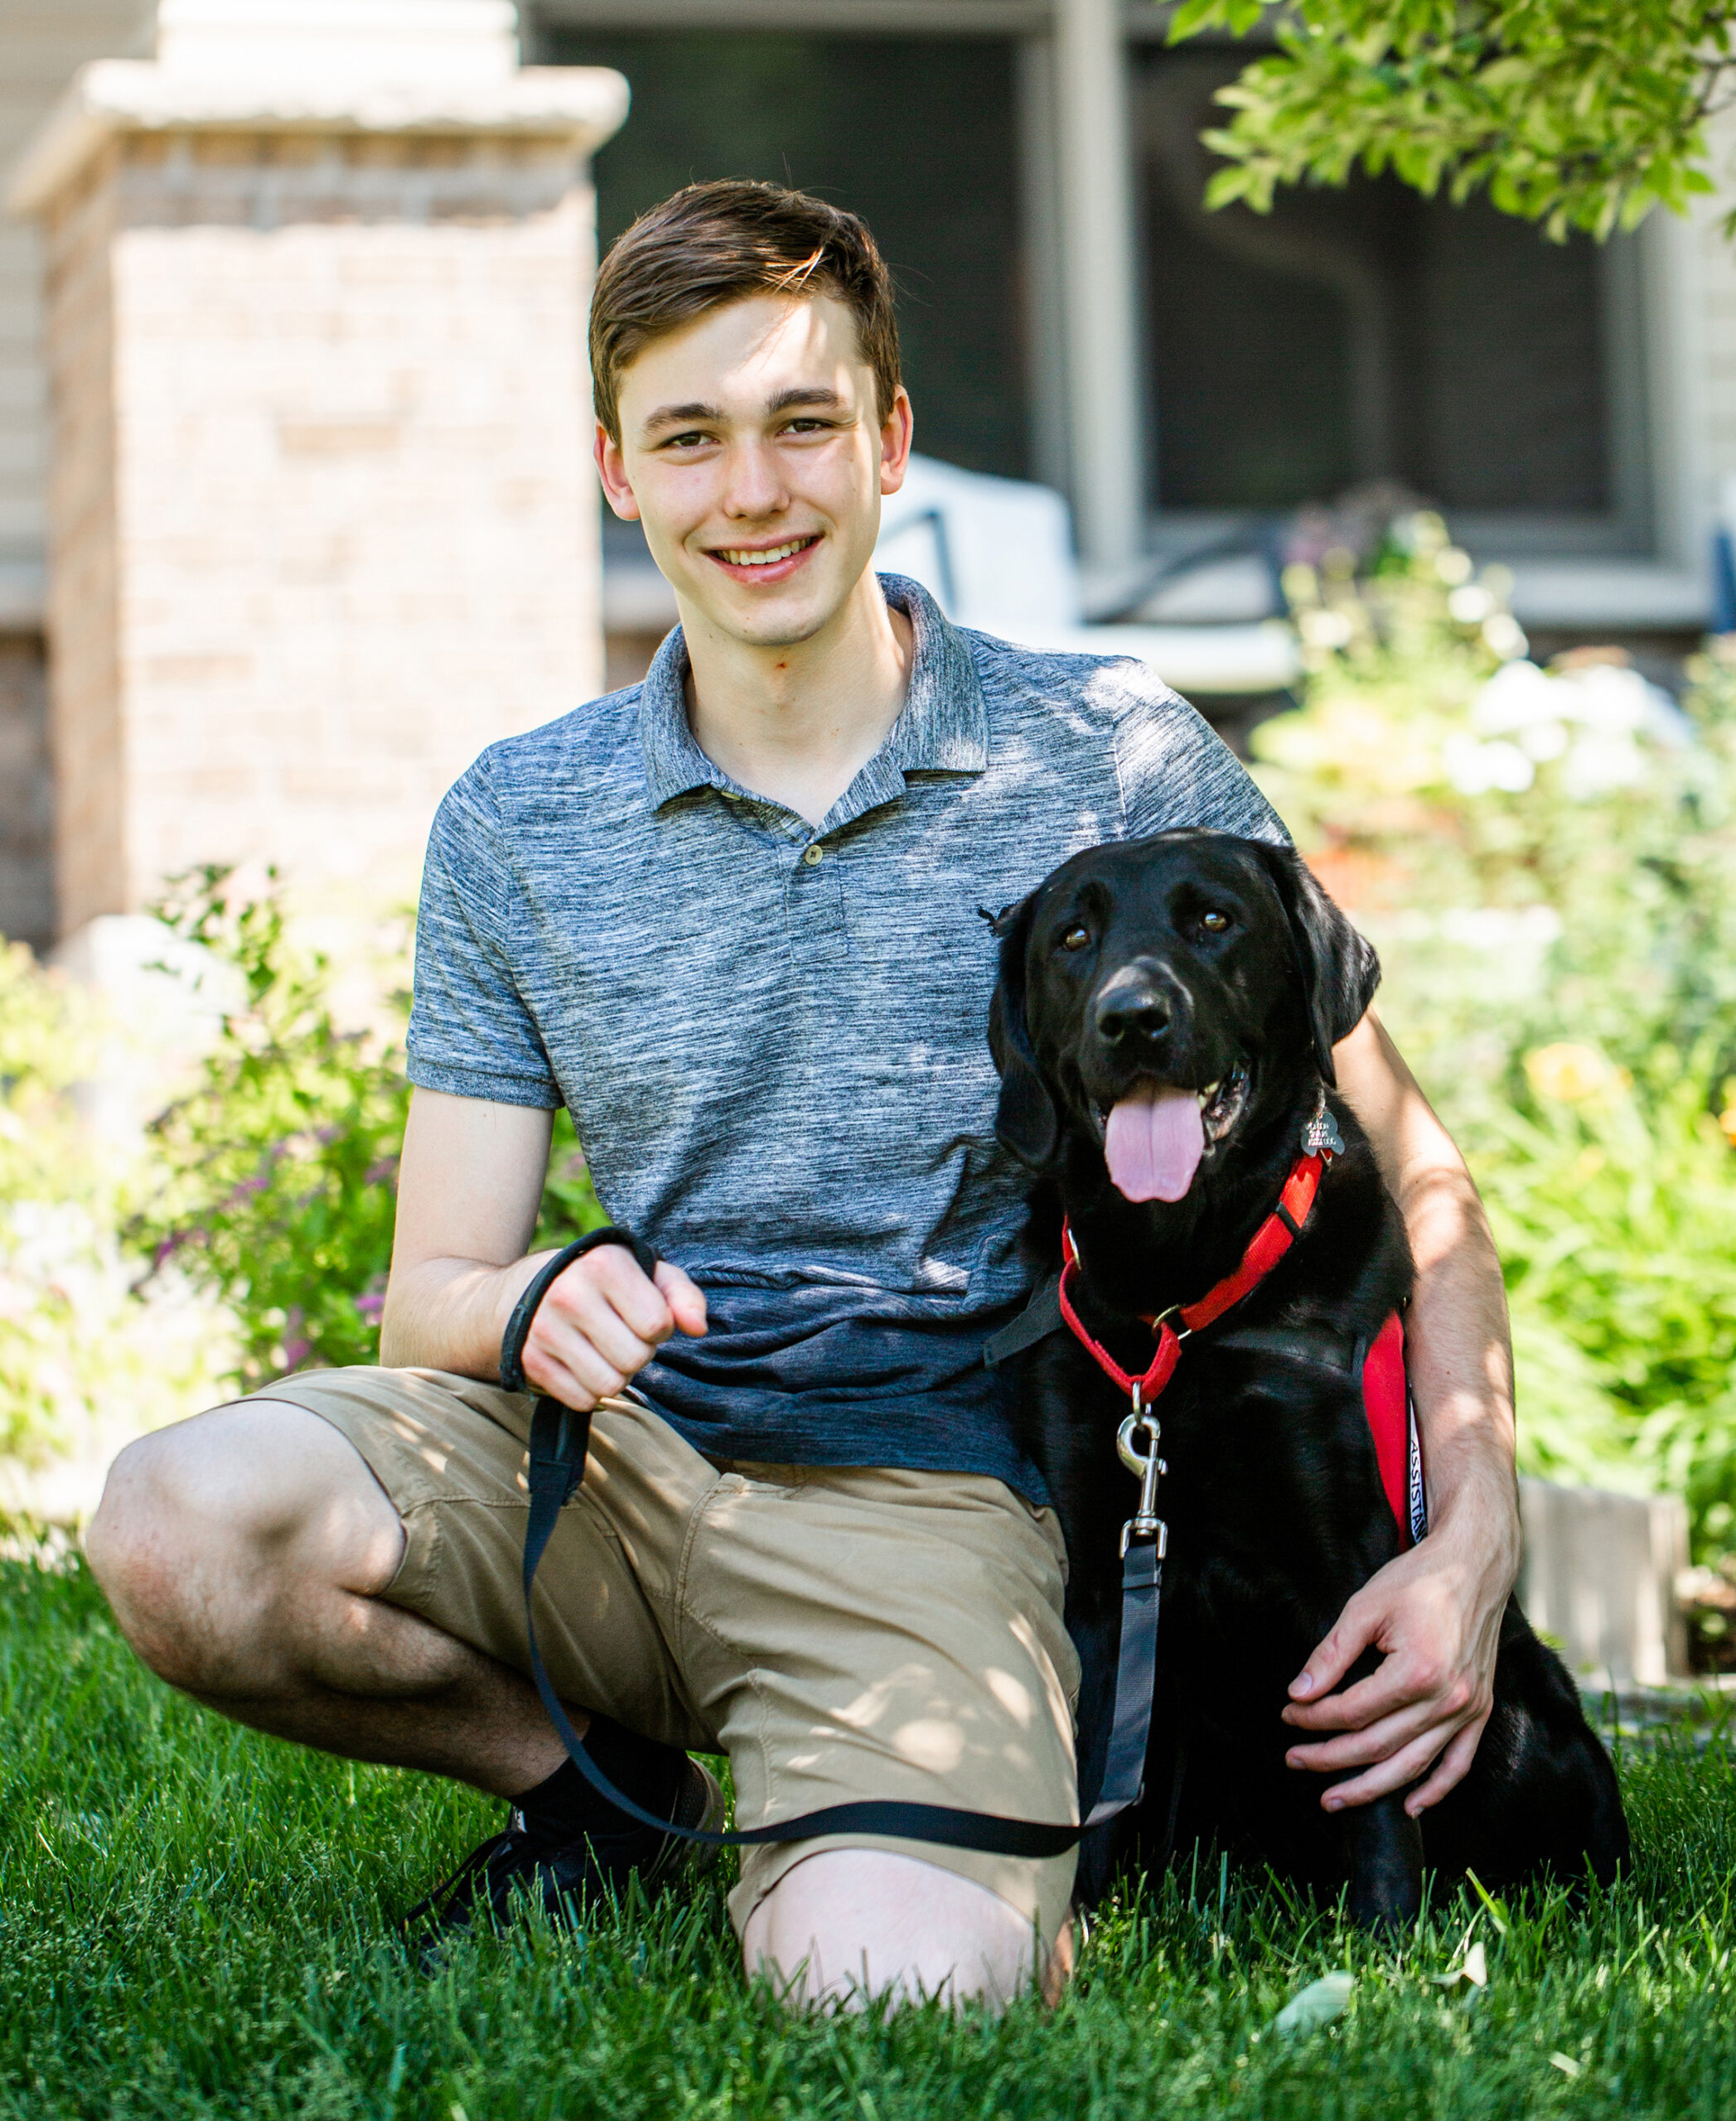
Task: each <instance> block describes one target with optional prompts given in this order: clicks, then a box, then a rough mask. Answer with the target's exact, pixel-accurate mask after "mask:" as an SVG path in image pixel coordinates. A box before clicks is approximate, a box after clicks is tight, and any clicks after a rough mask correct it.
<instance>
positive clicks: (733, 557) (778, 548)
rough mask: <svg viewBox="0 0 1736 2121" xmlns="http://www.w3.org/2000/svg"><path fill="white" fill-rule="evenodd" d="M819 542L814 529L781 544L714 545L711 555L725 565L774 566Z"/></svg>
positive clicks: (818, 536) (818, 535)
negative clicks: (803, 535) (805, 534)
mask: <svg viewBox="0 0 1736 2121" xmlns="http://www.w3.org/2000/svg"><path fill="white" fill-rule="evenodd" d="M819 543H820V533H819V532H818V531H817V530H815V531H812V532H810V534H808V535H807V536H806V537H804V538H791V539H789V540H788V542H787V543H786V544H781V545H758V546H750V545H724V546H721V547H714V548H713V551H712V553H711V557H712V558H713V559H714V560H721V561H722V562H723V564H724V566H725V567H775V566H776V564H777V563H778V562H779V561H780V560H789V559H794V558H795V555H796V554H797V553H802V552H805V551H806V550H807V548H809V546H810V545H817V544H819Z"/></svg>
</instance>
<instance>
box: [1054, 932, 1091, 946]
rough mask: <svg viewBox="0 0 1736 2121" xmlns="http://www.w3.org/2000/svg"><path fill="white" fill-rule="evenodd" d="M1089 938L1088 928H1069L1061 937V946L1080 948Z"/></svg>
mask: <svg viewBox="0 0 1736 2121" xmlns="http://www.w3.org/2000/svg"><path fill="white" fill-rule="evenodd" d="M1090 940H1091V931H1090V929H1089V928H1069V929H1068V930H1067V932H1066V935H1063V936H1062V937H1061V948H1062V949H1064V950H1082V949H1084V948H1085V946H1086V944H1087V943H1088V942H1090Z"/></svg>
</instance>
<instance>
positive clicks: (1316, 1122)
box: [1302, 1104, 1344, 1157]
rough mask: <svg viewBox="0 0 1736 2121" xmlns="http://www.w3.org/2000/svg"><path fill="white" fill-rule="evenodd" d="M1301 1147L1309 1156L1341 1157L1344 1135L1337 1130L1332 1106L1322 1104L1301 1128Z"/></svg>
mask: <svg viewBox="0 0 1736 2121" xmlns="http://www.w3.org/2000/svg"><path fill="white" fill-rule="evenodd" d="M1302 1147H1303V1153H1304V1154H1305V1155H1308V1156H1311V1157H1342V1155H1343V1153H1344V1137H1343V1136H1342V1134H1341V1133H1339V1132H1338V1123H1337V1120H1336V1119H1334V1118H1333V1117H1332V1108H1331V1107H1330V1106H1329V1105H1325V1104H1323V1105H1322V1106H1321V1108H1320V1109H1319V1110H1318V1112H1317V1113H1316V1114H1314V1116H1313V1118H1312V1119H1311V1120H1309V1122H1308V1125H1307V1126H1306V1127H1304V1128H1303V1130H1302Z"/></svg>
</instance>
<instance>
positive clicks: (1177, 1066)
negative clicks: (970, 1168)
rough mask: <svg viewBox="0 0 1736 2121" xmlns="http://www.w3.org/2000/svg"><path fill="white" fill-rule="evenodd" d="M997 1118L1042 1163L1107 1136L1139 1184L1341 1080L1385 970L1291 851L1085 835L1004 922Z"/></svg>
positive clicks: (994, 1025)
mask: <svg viewBox="0 0 1736 2121" xmlns="http://www.w3.org/2000/svg"><path fill="white" fill-rule="evenodd" d="M995 932H996V933H997V934H998V935H999V937H1000V939H1001V966H1000V981H999V985H998V986H997V988H996V989H995V993H994V1007H993V1009H992V1011H991V1012H990V1017H989V1044H990V1046H991V1047H992V1048H993V1050H994V1060H995V1065H996V1066H997V1067H998V1068H999V1070H1000V1075H1001V1095H1000V1106H999V1113H998V1114H997V1117H996V1132H997V1133H998V1134H999V1137H1000V1139H1001V1140H1002V1142H1003V1143H1004V1144H1005V1145H1006V1147H1008V1148H1009V1149H1010V1150H1011V1151H1012V1152H1013V1154H1014V1155H1015V1156H1017V1157H1018V1158H1019V1159H1020V1160H1021V1161H1022V1162H1024V1163H1025V1164H1027V1165H1028V1166H1029V1167H1031V1168H1032V1169H1033V1170H1048V1169H1053V1168H1054V1167H1056V1166H1057V1163H1058V1162H1059V1160H1060V1152H1061V1145H1062V1142H1063V1139H1064V1138H1065V1137H1066V1136H1067V1135H1068V1134H1070V1133H1071V1134H1072V1135H1074V1136H1075V1137H1076V1138H1077V1137H1080V1136H1082V1137H1083V1138H1086V1139H1087V1140H1095V1142H1096V1143H1098V1144H1100V1146H1101V1147H1102V1149H1103V1152H1104V1157H1105V1162H1106V1163H1107V1165H1108V1167H1109V1171H1110V1176H1111V1178H1112V1179H1113V1181H1114V1182H1115V1185H1116V1186H1118V1187H1119V1190H1120V1191H1122V1192H1123V1193H1124V1194H1125V1195H1126V1196H1127V1197H1128V1198H1129V1199H1131V1200H1165V1201H1170V1200H1178V1199H1180V1198H1181V1197H1182V1195H1184V1194H1185V1193H1186V1192H1187V1191H1188V1190H1189V1188H1190V1187H1191V1186H1192V1183H1193V1180H1194V1176H1195V1174H1196V1172H1197V1171H1198V1169H1199V1168H1200V1167H1201V1165H1202V1163H1203V1164H1204V1165H1205V1166H1206V1168H1207V1169H1210V1168H1211V1167H1212V1166H1213V1165H1214V1164H1216V1163H1219V1162H1221V1161H1222V1159H1223V1157H1224V1156H1225V1154H1226V1151H1228V1150H1229V1148H1230V1147H1231V1145H1232V1144H1233V1143H1236V1141H1237V1140H1238V1139H1240V1138H1243V1137H1245V1136H1246V1135H1248V1134H1249V1133H1251V1132H1253V1131H1254V1130H1255V1128H1258V1126H1259V1124H1260V1121H1261V1119H1262V1117H1269V1116H1271V1115H1272V1114H1274V1112H1276V1111H1277V1110H1278V1109H1280V1108H1282V1107H1286V1106H1288V1105H1289V1104H1291V1103H1294V1099H1295V1098H1296V1096H1297V1094H1298V1088H1299V1087H1302V1086H1303V1085H1311V1084H1313V1083H1315V1082H1316V1081H1317V1080H1325V1081H1326V1082H1327V1083H1328V1084H1331V1083H1333V1082H1334V1081H1335V1077H1334V1075H1333V1070H1332V1048H1333V1046H1335V1045H1336V1044H1337V1041H1339V1040H1340V1039H1341V1038H1343V1037H1344V1036H1347V1034H1348V1033H1349V1032H1352V1030H1354V1029H1355V1027H1356V1025H1357V1024H1358V1023H1359V1022H1361V1017H1362V1015H1363V1012H1365V1010H1366V1008H1367V1007H1368V1003H1369V1000H1370V998H1371V996H1372V994H1373V993H1374V990H1375V988H1376V984H1377V983H1378V982H1379V979H1380V966H1379V964H1378V962H1377V960H1376V957H1375V954H1374V952H1373V950H1372V949H1371V948H1370V947H1369V945H1367V944H1366V942H1365V941H1364V940H1362V938H1361V936H1360V935H1358V934H1357V933H1356V930H1355V929H1354V928H1353V927H1352V925H1351V924H1350V922H1349V921H1348V920H1346V919H1345V917H1344V916H1343V914H1342V913H1341V912H1340V911H1339V910H1338V908H1337V906H1334V905H1333V903H1332V901H1331V900H1330V899H1329V898H1328V897H1327V895H1326V893H1325V892H1324V891H1322V890H1321V888H1320V887H1319V885H1318V883H1317V882H1315V881H1314V878H1313V876H1312V875H1311V874H1310V872H1309V871H1308V867H1307V864H1306V863H1305V862H1303V861H1302V859H1301V858H1300V857H1299V856H1298V855H1297V854H1296V853H1294V852H1293V851H1292V850H1291V849H1290V848H1287V847H1274V846H1271V845H1269V844H1268V843H1266V842H1265V841H1263V840H1253V839H1239V838H1233V837H1232V836H1231V835H1230V834H1229V833H1214V832H1193V831H1189V832H1170V833H1159V834H1158V835H1157V836H1156V837H1155V838H1150V839H1140V840H1129V841H1124V842H1121V843H1115V844H1111V845H1109V846H1105V847H1096V848H1089V849H1087V850H1086V852H1085V853H1082V854H1076V855H1075V856H1074V857H1073V858H1072V859H1071V861H1069V862H1063V863H1062V864H1061V867H1059V868H1058V869H1057V870H1056V871H1055V872H1053V874H1052V875H1051V876H1050V877H1047V878H1046V879H1045V881H1044V882H1042V883H1041V884H1039V885H1038V886H1037V889H1036V890H1035V891H1032V893H1031V895H1030V896H1029V897H1028V898H1026V899H1023V900H1021V901H1019V903H1018V905H1017V906H1009V907H1008V909H1007V910H1006V911H1005V912H1004V913H1003V914H1002V915H1001V916H1000V917H999V920H997V921H996V923H995Z"/></svg>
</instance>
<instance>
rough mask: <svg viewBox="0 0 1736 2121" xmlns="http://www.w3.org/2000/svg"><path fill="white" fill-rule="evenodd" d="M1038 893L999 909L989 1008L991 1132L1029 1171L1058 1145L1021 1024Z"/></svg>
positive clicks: (1057, 1125) (1049, 1102) (1050, 1104)
mask: <svg viewBox="0 0 1736 2121" xmlns="http://www.w3.org/2000/svg"><path fill="white" fill-rule="evenodd" d="M1036 910H1037V893H1036V892H1035V891H1032V893H1031V895H1030V896H1029V897H1028V898H1023V899H1021V900H1020V901H1018V904H1017V905H1016V906H1003V908H1002V909H1001V911H1000V912H999V915H997V916H996V917H995V920H994V933H995V934H996V935H998V936H999V938H1000V945H1001V976H1000V978H999V979H998V980H997V981H996V982H995V986H994V1001H993V1002H992V1003H990V1004H989V1051H990V1052H991V1053H992V1054H993V1055H994V1065H995V1066H996V1067H997V1068H998V1069H999V1070H1000V1078H1001V1096H1000V1103H999V1105H998V1106H997V1107H996V1108H995V1114H994V1132H995V1135H996V1138H998V1139H999V1142H1000V1143H1002V1145H1003V1147H1006V1148H1008V1149H1010V1150H1011V1151H1012V1152H1013V1155H1014V1156H1016V1157H1018V1160H1019V1162H1021V1163H1023V1164H1025V1165H1027V1166H1028V1167H1029V1168H1030V1169H1031V1170H1032V1171H1042V1170H1043V1169H1045V1168H1046V1167H1047V1166H1048V1165H1050V1164H1051V1163H1052V1162H1053V1161H1054V1158H1055V1152H1056V1150H1057V1147H1059V1145H1060V1140H1061V1115H1060V1114H1059V1113H1058V1112H1057V1110H1056V1109H1055V1100H1054V1099H1053V1098H1052V1097H1051V1096H1050V1094H1049V1086H1048V1085H1047V1083H1046V1082H1044V1080H1043V1079H1042V1070H1041V1069H1040V1068H1039V1067H1038V1066H1037V1056H1036V1055H1035V1054H1034V1053H1033V1052H1032V1050H1031V1033H1030V1030H1029V1028H1028V1026H1027V1024H1026V1022H1025V949H1026V945H1028V943H1029V941H1030V940H1031V916H1032V914H1033V913H1034V912H1035V911H1036Z"/></svg>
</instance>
